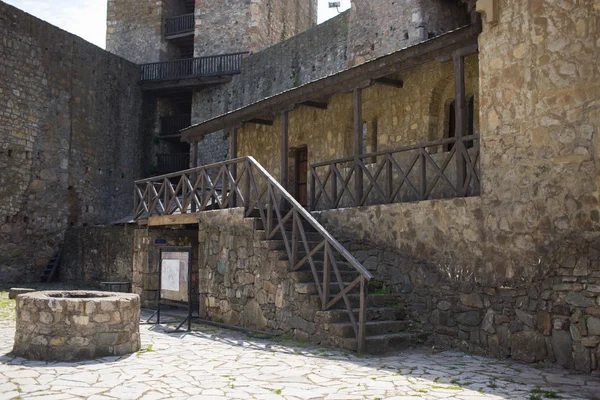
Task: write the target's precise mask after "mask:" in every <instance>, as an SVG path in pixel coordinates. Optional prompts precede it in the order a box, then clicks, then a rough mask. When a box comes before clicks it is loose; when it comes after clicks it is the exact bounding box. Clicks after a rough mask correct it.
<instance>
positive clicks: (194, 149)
mask: <svg viewBox="0 0 600 400" xmlns="http://www.w3.org/2000/svg"><path fill="white" fill-rule="evenodd" d="M190 146H191V148H190V168H197V167H198V141H196V140H194V141H192V143H191V144H190ZM190 179H191V184H192V188H193V187H194V185H195V184H196V180H197V179H198V174H195V173H192V174H190ZM190 196H192V202H191V204H190V212H192V213H195V212H196V202H195V201H194V200H193V196H194V193H193V192H191V193H190Z"/></svg>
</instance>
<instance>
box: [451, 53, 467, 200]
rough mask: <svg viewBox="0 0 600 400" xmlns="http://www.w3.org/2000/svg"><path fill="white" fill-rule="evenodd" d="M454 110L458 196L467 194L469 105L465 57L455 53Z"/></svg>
mask: <svg viewBox="0 0 600 400" xmlns="http://www.w3.org/2000/svg"><path fill="white" fill-rule="evenodd" d="M454 111H455V120H456V129H455V136H456V144H455V149H456V154H455V157H456V191H457V195H458V197H463V196H464V195H465V192H464V185H465V173H466V166H465V157H464V152H465V151H466V150H465V143H464V142H463V141H462V138H463V136H466V132H467V106H466V93H465V57H464V56H462V55H454Z"/></svg>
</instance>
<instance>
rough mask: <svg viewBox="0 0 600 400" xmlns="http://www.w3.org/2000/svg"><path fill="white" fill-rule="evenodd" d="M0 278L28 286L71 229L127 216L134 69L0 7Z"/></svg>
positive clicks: (138, 155) (135, 122) (134, 160)
mask: <svg viewBox="0 0 600 400" xmlns="http://www.w3.org/2000/svg"><path fill="white" fill-rule="evenodd" d="M0 36H1V37H2V42H1V43H0V46H1V47H0V49H1V54H2V57H0V103H2V104H3V105H4V106H3V108H2V110H0V136H2V138H3V140H2V143H1V145H0V169H1V170H2V171H3V172H2V175H1V176H0V200H1V201H0V239H1V243H2V244H1V245H0V280H1V281H3V282H11V281H18V280H33V279H35V278H36V277H37V276H39V273H40V268H43V267H44V265H45V264H46V263H47V262H48V260H49V258H50V257H51V255H52V253H53V251H54V250H55V249H56V248H57V246H59V244H60V243H61V242H62V240H63V235H64V232H65V231H66V229H67V228H68V227H69V226H77V225H83V224H98V223H107V222H109V221H112V220H116V219H120V218H122V217H124V216H125V215H127V213H129V212H130V211H131V187H132V183H133V180H134V179H138V178H139V177H140V176H141V175H142V164H143V153H142V150H143V149H142V147H141V146H140V144H141V143H142V142H143V140H142V137H141V134H140V128H139V126H140V118H141V109H142V93H141V90H140V89H139V87H138V86H137V85H136V81H137V79H138V68H137V66H136V65H134V64H131V63H129V62H128V61H125V60H123V59H121V58H119V57H116V56H113V55H111V54H109V53H107V52H105V51H103V50H101V49H99V48H98V47H96V46H94V45H91V44H89V43H87V42H85V41H83V40H82V39H80V38H78V37H76V36H74V35H71V34H69V33H67V32H64V31H62V30H60V29H58V28H56V27H53V26H51V25H49V24H47V23H45V22H42V21H41V20H38V19H36V18H34V17H32V16H30V15H28V14H26V13H24V12H22V11H20V10H18V9H16V8H14V7H11V6H8V5H6V4H5V3H1V2H0Z"/></svg>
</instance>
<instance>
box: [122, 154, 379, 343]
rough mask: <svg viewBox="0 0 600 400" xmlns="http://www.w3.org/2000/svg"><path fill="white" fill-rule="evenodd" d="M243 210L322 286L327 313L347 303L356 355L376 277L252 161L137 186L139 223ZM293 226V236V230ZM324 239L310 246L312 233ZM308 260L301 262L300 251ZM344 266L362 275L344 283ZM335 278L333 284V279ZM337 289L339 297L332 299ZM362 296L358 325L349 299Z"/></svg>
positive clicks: (219, 165)
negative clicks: (370, 285) (333, 287)
mask: <svg viewBox="0 0 600 400" xmlns="http://www.w3.org/2000/svg"><path fill="white" fill-rule="evenodd" d="M234 207H243V208H244V210H245V215H246V217H249V216H251V214H252V213H253V212H255V211H257V212H258V213H259V214H260V217H259V218H260V221H261V222H262V226H263V229H264V231H265V239H267V240H269V239H274V238H275V236H276V235H280V236H281V237H282V238H283V244H284V247H285V251H286V253H287V256H288V260H289V265H290V269H291V270H292V271H297V270H299V269H301V268H302V267H304V266H305V265H308V266H309V267H310V271H311V272H312V275H313V278H314V281H315V284H316V286H317V291H318V296H319V299H320V302H321V308H322V310H328V309H330V308H332V307H333V306H335V305H336V304H337V303H339V302H342V301H343V302H344V304H345V306H346V307H345V308H346V311H347V313H348V316H349V319H350V322H351V325H352V327H353V329H354V332H355V335H356V338H357V349H358V351H363V350H364V348H365V343H366V297H367V295H368V282H369V281H370V280H371V279H372V278H373V275H372V274H371V273H370V272H369V271H368V270H367V269H366V268H365V267H364V266H363V265H362V264H361V263H360V262H358V260H356V258H354V256H352V254H351V253H350V252H349V251H348V250H347V249H346V248H345V247H344V246H342V244H341V243H339V242H338V241H337V240H336V239H335V238H334V237H333V236H332V235H331V234H330V233H329V232H328V231H327V230H326V229H325V228H324V227H323V226H322V225H321V224H320V223H319V222H318V221H317V220H316V219H315V218H314V217H313V216H312V215H311V214H310V212H308V211H307V210H306V209H305V208H304V207H303V206H302V205H300V203H298V201H296V199H295V198H294V197H293V196H292V195H291V194H290V193H288V192H287V191H286V190H285V189H284V188H283V186H281V184H280V183H279V182H278V181H277V180H276V179H275V178H274V177H273V176H271V174H269V172H268V171H267V170H266V169H265V168H264V167H263V166H262V165H260V163H258V161H256V160H255V159H254V158H253V157H242V158H236V159H233V160H228V161H222V162H218V163H214V164H210V165H205V166H202V167H198V168H191V169H187V170H184V171H180V172H176V173H172V174H165V175H161V176H157V177H153V178H148V179H143V180H139V181H136V182H135V184H134V219H136V220H137V219H142V218H150V217H152V216H155V215H158V216H160V215H173V214H177V213H181V214H186V213H194V212H202V211H205V210H208V209H215V208H216V209H227V208H234ZM290 222H291V224H292V232H291V235H290V232H289V225H287V224H288V223H290ZM309 226H310V227H311V228H312V230H313V231H314V232H315V233H314V234H315V235H318V237H319V238H320V239H317V240H316V243H315V241H314V240H312V239H311V240H310V241H309V240H308V236H307V233H308V231H307V227H309ZM302 250H303V251H304V256H303V257H302V259H301V260H298V258H299V257H298V255H299V251H302ZM319 257H322V260H320V261H319V262H322V263H323V271H322V272H320V271H317V264H316V262H315V261H316V259H317V258H319ZM338 257H340V258H339V260H342V261H344V262H346V263H347V265H349V266H351V269H350V270H349V271H354V272H353V273H357V275H358V276H357V277H356V279H354V280H353V281H352V282H350V283H348V282H345V280H344V279H343V276H342V274H341V272H340V270H339V266H338V262H340V261H338ZM332 273H333V274H334V276H333V279H332V276H331V274H332ZM331 284H334V285H335V284H337V286H339V293H338V294H336V295H335V296H332V295H331V294H330V287H329V286H330V285H331ZM354 291H358V294H359V296H360V312H359V318H358V321H357V319H356V317H355V315H354V311H353V307H352V304H351V303H350V300H349V298H348V295H349V294H350V293H351V292H354Z"/></svg>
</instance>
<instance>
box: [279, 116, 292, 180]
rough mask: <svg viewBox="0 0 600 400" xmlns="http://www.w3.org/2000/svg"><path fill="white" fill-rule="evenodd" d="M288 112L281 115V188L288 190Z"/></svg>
mask: <svg viewBox="0 0 600 400" xmlns="http://www.w3.org/2000/svg"><path fill="white" fill-rule="evenodd" d="M289 124H290V117H289V111H287V110H286V111H284V112H282V113H281V181H280V182H281V186H283V187H284V189H286V190H287V188H288V170H289Z"/></svg>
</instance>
